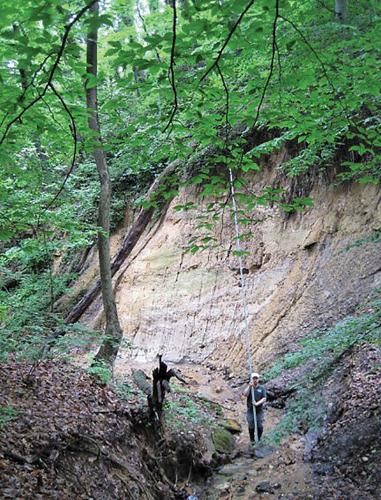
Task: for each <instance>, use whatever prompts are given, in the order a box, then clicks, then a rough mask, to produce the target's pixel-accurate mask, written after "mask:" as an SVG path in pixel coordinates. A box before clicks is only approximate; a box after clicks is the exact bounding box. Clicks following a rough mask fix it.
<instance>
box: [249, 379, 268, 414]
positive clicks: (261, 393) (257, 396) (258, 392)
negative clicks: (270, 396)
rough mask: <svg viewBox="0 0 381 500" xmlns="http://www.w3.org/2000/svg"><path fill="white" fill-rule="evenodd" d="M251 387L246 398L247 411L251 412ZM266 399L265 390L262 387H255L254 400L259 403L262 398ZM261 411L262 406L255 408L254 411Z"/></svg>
mask: <svg viewBox="0 0 381 500" xmlns="http://www.w3.org/2000/svg"><path fill="white" fill-rule="evenodd" d="M251 392H252V391H251V387H250V392H249V395H248V396H247V409H248V410H251V411H253V403H252V401H251ZM265 397H266V389H265V387H264V386H263V385H257V386H256V387H255V388H254V400H255V401H259V400H261V399H262V398H265ZM262 410H263V404H261V405H259V406H256V407H255V411H256V412H257V413H259V412H261V411H262Z"/></svg>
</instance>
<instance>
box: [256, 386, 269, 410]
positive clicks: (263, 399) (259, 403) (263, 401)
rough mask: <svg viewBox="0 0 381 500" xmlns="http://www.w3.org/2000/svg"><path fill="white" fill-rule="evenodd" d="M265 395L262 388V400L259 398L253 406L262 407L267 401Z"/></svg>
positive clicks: (264, 390)
mask: <svg viewBox="0 0 381 500" xmlns="http://www.w3.org/2000/svg"><path fill="white" fill-rule="evenodd" d="M266 397H267V394H266V389H265V388H264V387H263V398H261V399H260V400H259V401H256V402H255V406H260V405H263V403H266V401H267V399H266Z"/></svg>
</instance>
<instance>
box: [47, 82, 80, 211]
mask: <svg viewBox="0 0 381 500" xmlns="http://www.w3.org/2000/svg"><path fill="white" fill-rule="evenodd" d="M49 87H50V88H51V89H52V91H53V92H54V94H55V95H56V96H57V98H58V100H59V101H60V103H61V104H62V107H63V108H64V110H65V111H66V113H67V114H68V116H69V118H70V124H69V127H70V131H71V135H72V137H73V154H72V159H71V165H70V168H69V170H68V171H67V172H66V175H65V178H64V180H63V182H62V184H61V187H60V188H59V190H58V191H57V193H56V194H55V195H54V197H53V199H52V200H51V201H50V202H49V203H48V204H47V205H46V206H45V208H44V211H46V210H48V209H49V208H50V207H51V206H52V205H53V203H54V202H55V201H56V200H57V198H58V197H59V195H60V194H61V193H62V191H63V189H64V187H65V184H66V182H67V180H68V178H69V177H70V175H71V174H72V172H73V170H74V167H75V160H76V158H77V148H78V139H77V126H76V123H75V119H74V116H73V114H72V112H71V111H70V109H69V108H68V106H67V104H66V102H65V101H64V99H63V97H62V96H61V95H60V94H59V93H58V92H57V90H56V88H55V87H54V85H53V84H52V83H50V85H49Z"/></svg>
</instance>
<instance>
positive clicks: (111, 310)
mask: <svg viewBox="0 0 381 500" xmlns="http://www.w3.org/2000/svg"><path fill="white" fill-rule="evenodd" d="M90 12H92V13H93V15H94V16H95V17H97V16H98V12H99V4H98V2H95V4H94V5H93V6H92V7H91V8H90ZM97 42H98V28H90V30H89V32H88V34H87V41H86V47H87V51H86V62H87V73H88V74H90V75H93V76H94V78H96V76H97V50H98V43H97ZM89 87H90V88H89ZM86 103H87V111H88V124H89V128H90V130H91V132H92V140H93V144H94V146H93V154H94V159H95V163H96V166H97V169H98V174H99V180H100V186H101V195H100V200H99V209H98V226H99V227H100V230H99V232H98V253H99V270H100V278H101V289H102V299H103V307H104V312H105V319H106V332H105V333H106V338H105V340H104V341H103V343H102V345H101V347H100V349H99V351H98V353H97V354H96V356H95V359H96V360H98V361H104V362H106V363H108V364H109V365H111V366H112V365H113V363H114V361H115V358H116V355H117V354H118V349H119V346H120V342H121V339H122V335H123V334H122V329H121V327H120V324H119V319H118V313H117V310H116V305H115V299H114V293H113V288H112V277H111V264H110V262H111V261H110V239H109V234H110V205H111V182H110V175H109V171H108V167H107V162H106V155H105V153H104V150H103V147H102V143H101V133H100V126H99V117H98V102H97V86H96V85H94V83H93V82H91V85H89V86H87V85H86Z"/></svg>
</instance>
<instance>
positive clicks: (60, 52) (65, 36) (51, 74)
mask: <svg viewBox="0 0 381 500" xmlns="http://www.w3.org/2000/svg"><path fill="white" fill-rule="evenodd" d="M97 1H98V0H91V1H90V2H89V3H88V4H87V5H85V6H84V7H83V8H82V9H81V10H80V11H79V12H78V13H77V14H76V15H75V16H74V17H73V19H72V20H71V21H70V23H69V24H67V25H66V27H65V31H64V34H63V36H62V40H61V45H60V48H59V49H58V52H57V57H56V59H55V61H54V63H53V65H52V67H51V69H50V72H49V76H48V81H47V82H46V84H45V86H44V88H43V89H42V92H41V93H40V94H39V95H38V96H37V97H35V98H34V99H33V100H32V101H31V102H30V103H29V104H27V105H26V106H25V108H23V109H22V110H21V111H20V113H18V114H17V116H15V118H13V119H12V120H11V121H10V122H8V124H7V126H6V127H5V131H4V132H3V135H2V136H1V138H0V146H1V145H2V144H3V142H4V141H5V139H6V137H7V135H8V132H9V130H10V129H11V128H12V126H13V125H14V124H15V123H16V122H18V121H19V120H20V119H21V118H22V116H23V115H24V114H25V113H26V112H27V111H28V110H29V109H30V108H32V107H33V106H34V105H35V104H36V103H37V102H39V101H40V100H41V99H42V98H43V97H44V95H45V94H46V92H47V91H48V88H49V87H50V84H51V83H52V81H53V77H54V74H55V72H56V69H57V68H58V65H59V63H60V61H61V58H62V55H63V53H64V50H65V46H66V42H67V39H68V36H69V33H70V31H71V29H72V27H73V26H74V24H75V23H76V22H77V21H79V19H81V17H82V16H83V15H84V14H85V13H86V12H87V11H88V10H89V9H90V8H91V7H92V6H93V5H94V4H95V3H96V2H97Z"/></svg>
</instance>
